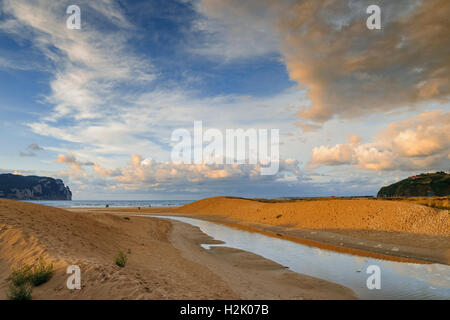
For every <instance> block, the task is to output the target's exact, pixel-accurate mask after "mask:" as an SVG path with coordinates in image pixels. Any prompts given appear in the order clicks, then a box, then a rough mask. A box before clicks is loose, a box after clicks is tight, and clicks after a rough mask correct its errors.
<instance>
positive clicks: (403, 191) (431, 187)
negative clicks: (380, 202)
mask: <svg viewBox="0 0 450 320" xmlns="http://www.w3.org/2000/svg"><path fill="white" fill-rule="evenodd" d="M448 195H450V174H448V173H445V172H436V173H422V174H420V175H417V176H412V177H409V178H407V179H404V180H402V181H399V182H397V183H394V184H391V185H389V186H386V187H382V188H381V189H380V191H378V195H377V197H379V198H391V197H429V196H448Z"/></svg>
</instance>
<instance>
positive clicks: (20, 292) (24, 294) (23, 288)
mask: <svg viewBox="0 0 450 320" xmlns="http://www.w3.org/2000/svg"><path fill="white" fill-rule="evenodd" d="M32 290H33V289H32V287H31V286H30V285H29V284H27V283H24V284H21V285H19V286H16V285H14V284H13V283H11V284H10V285H9V293H8V299H9V300H19V301H25V300H31V291H32Z"/></svg>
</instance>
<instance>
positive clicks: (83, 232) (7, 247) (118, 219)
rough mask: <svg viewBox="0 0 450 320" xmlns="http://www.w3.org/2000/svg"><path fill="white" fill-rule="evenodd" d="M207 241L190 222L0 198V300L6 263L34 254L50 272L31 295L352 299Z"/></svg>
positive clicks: (331, 287) (328, 285) (344, 291)
mask: <svg viewBox="0 0 450 320" xmlns="http://www.w3.org/2000/svg"><path fill="white" fill-rule="evenodd" d="M112 211H114V210H112ZM122 211H123V210H122ZM125 211H126V210H125ZM130 211H133V210H130ZM155 211H164V210H161V209H155ZM166 211H168V210H166ZM208 242H210V243H214V241H213V240H212V239H210V238H209V237H208V236H207V235H205V234H204V233H202V232H201V231H200V230H199V229H198V228H196V227H193V226H190V225H187V224H183V223H177V222H168V221H164V220H161V219H153V218H146V217H135V216H132V215H131V212H130V216H129V217H127V219H125V217H124V216H118V215H113V214H110V213H107V212H101V210H73V211H71V212H69V211H67V210H62V209H57V208H51V207H46V206H42V205H36V204H30V203H23V202H17V201H11V200H0V262H1V263H0V299H5V298H6V297H7V290H8V284H9V280H8V277H9V275H10V272H11V269H12V268H14V267H16V266H19V265H21V264H24V263H26V264H33V263H35V262H36V261H37V260H38V259H39V258H40V257H42V258H43V259H44V260H45V261H46V262H48V263H53V265H54V270H55V271H54V275H53V277H52V278H51V279H50V281H48V282H47V283H44V284H43V285H41V286H39V287H35V288H34V289H33V294H32V295H33V299H354V298H355V295H354V293H353V291H352V290H350V289H348V288H345V287H343V286H341V285H338V284H334V283H331V282H328V281H324V280H321V279H317V278H313V277H309V276H306V275H301V274H297V273H295V272H292V271H289V270H287V269H285V268H284V267H283V266H280V265H278V264H276V263H274V262H272V261H269V260H267V259H264V258H262V257H260V256H257V255H254V254H251V253H248V252H243V251H240V250H235V249H230V248H216V249H213V250H210V251H207V250H205V249H203V248H202V247H201V246H200V245H199V244H200V243H208ZM119 251H123V252H126V253H127V256H128V262H127V264H126V266H125V267H124V268H120V267H118V266H116V265H115V264H114V257H115V255H116V254H117V253H118V252H119ZM72 264H74V265H78V266H80V268H81V270H82V289H81V290H68V289H67V288H66V280H67V277H68V275H67V274H66V268H67V266H69V265H72Z"/></svg>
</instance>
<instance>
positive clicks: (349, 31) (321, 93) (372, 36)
mask: <svg viewBox="0 0 450 320" xmlns="http://www.w3.org/2000/svg"><path fill="white" fill-rule="evenodd" d="M371 4H373V1H368V0H367V1H366V0H364V1H354V0H346V1H342V0H330V1H308V0H296V1H294V0H284V1H272V0H259V1H237V0H236V1H221V0H203V1H201V5H200V6H199V8H200V10H201V12H203V13H204V14H206V15H208V16H209V17H211V19H219V20H220V21H222V23H225V24H227V25H233V26H235V27H234V29H237V30H239V31H241V32H242V33H243V34H245V37H246V38H251V39H252V40H253V41H258V40H259V41H261V42H262V43H263V44H264V41H265V39H272V38H273V37H274V35H276V36H275V37H276V38H277V41H275V43H278V44H279V48H278V51H279V52H280V53H281V54H282V56H283V59H284V61H285V63H286V66H287V70H288V73H289V75H290V78H291V79H292V80H295V81H297V82H298V84H299V86H300V88H301V89H305V88H306V89H307V90H308V97H309V98H310V100H311V104H310V106H307V107H304V108H302V109H301V110H300V112H299V113H298V117H300V118H301V120H300V123H299V126H300V127H301V128H303V129H304V130H305V131H311V130H314V129H317V128H318V127H319V125H320V124H321V123H323V122H325V121H328V120H330V119H333V118H335V117H338V118H344V119H348V118H356V117H362V116H365V115H371V114H376V113H384V112H388V111H392V110H395V109H405V108H416V107H418V106H420V105H421V104H422V103H423V102H429V101H437V102H448V101H449V96H450V80H449V79H450V68H449V58H448V57H449V54H450V52H449V49H448V48H449V47H450V44H449V41H448V34H449V33H450V21H449V19H448V16H449V15H450V4H449V2H448V1H446V0H429V1H418V0H417V1H410V0H400V1H389V0H386V1H383V0H380V1H377V4H378V5H379V6H380V7H381V14H382V30H368V29H367V27H366V20H367V18H368V16H369V15H368V14H367V13H366V9H367V7H368V6H369V5H371ZM254 25H256V26H257V27H256V28H261V30H266V32H265V33H261V32H258V30H253V27H252V26H254ZM261 25H262V26H261ZM237 33H238V32H237V31H234V30H233V28H231V31H229V33H227V35H226V36H223V39H222V40H223V44H224V45H226V44H227V43H229V40H228V39H229V38H233V35H235V34H237ZM266 34H267V37H268V38H266V37H265V35H266ZM236 37H237V39H239V35H236ZM252 40H247V42H248V45H245V44H243V45H242V47H244V48H247V49H248V50H247V52H246V53H248V56H249V57H252V56H254V55H252V45H251V43H252V42H253V41H252ZM236 45H237V43H236ZM263 47H264V45H263ZM256 54H257V53H256Z"/></svg>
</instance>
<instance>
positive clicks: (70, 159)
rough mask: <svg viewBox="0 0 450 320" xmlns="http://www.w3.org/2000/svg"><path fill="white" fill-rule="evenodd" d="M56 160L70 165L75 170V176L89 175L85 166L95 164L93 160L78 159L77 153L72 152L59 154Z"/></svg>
mask: <svg viewBox="0 0 450 320" xmlns="http://www.w3.org/2000/svg"><path fill="white" fill-rule="evenodd" d="M56 162H57V163H62V164H67V165H69V167H70V168H71V169H72V170H73V173H74V174H75V176H87V173H86V171H85V170H84V168H83V166H88V167H90V166H95V164H94V163H93V162H91V161H86V162H81V161H78V160H77V158H76V157H75V155H73V154H72V153H70V152H69V153H67V154H59V155H58V157H57V159H56ZM66 174H67V173H66Z"/></svg>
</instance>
